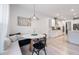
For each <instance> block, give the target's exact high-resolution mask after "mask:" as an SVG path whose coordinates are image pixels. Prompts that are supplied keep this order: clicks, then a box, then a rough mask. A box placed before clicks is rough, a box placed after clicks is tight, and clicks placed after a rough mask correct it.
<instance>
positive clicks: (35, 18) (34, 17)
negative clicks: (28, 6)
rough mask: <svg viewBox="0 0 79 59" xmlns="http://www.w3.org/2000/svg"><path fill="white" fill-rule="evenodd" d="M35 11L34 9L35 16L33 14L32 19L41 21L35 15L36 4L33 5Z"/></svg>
mask: <svg viewBox="0 0 79 59" xmlns="http://www.w3.org/2000/svg"><path fill="white" fill-rule="evenodd" d="M33 9H34V14H33V17H32V19H33V20H39V18H38V17H36V14H35V11H36V9H35V4H34V5H33Z"/></svg>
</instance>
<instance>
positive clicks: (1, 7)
mask: <svg viewBox="0 0 79 59" xmlns="http://www.w3.org/2000/svg"><path fill="white" fill-rule="evenodd" d="M8 20H9V5H7V4H0V54H2V53H3V52H4V40H5V38H6V35H7V28H8Z"/></svg>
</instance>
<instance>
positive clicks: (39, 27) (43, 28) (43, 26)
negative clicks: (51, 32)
mask: <svg viewBox="0 0 79 59" xmlns="http://www.w3.org/2000/svg"><path fill="white" fill-rule="evenodd" d="M17 16H23V17H26V18H28V17H30V16H33V13H31V12H29V11H28V10H27V9H24V8H22V7H17V6H14V5H10V21H9V25H10V26H9V33H16V32H22V33H33V31H34V30H35V31H36V32H37V33H48V19H47V18H41V17H40V16H39V20H32V23H31V27H27V26H18V25H17Z"/></svg>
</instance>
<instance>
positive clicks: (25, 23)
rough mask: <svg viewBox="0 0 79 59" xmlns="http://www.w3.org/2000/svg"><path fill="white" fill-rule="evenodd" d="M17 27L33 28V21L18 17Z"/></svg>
mask: <svg viewBox="0 0 79 59" xmlns="http://www.w3.org/2000/svg"><path fill="white" fill-rule="evenodd" d="M17 25H18V26H31V19H30V18H26V17H21V16H18V17H17Z"/></svg>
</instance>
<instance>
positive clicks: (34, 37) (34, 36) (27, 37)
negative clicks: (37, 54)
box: [19, 34, 45, 51]
mask: <svg viewBox="0 0 79 59" xmlns="http://www.w3.org/2000/svg"><path fill="white" fill-rule="evenodd" d="M21 37H22V38H23V39H19V40H24V39H31V42H30V46H29V50H30V51H32V47H33V41H34V40H36V39H41V38H43V37H45V35H44V34H23V35H21Z"/></svg>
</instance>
